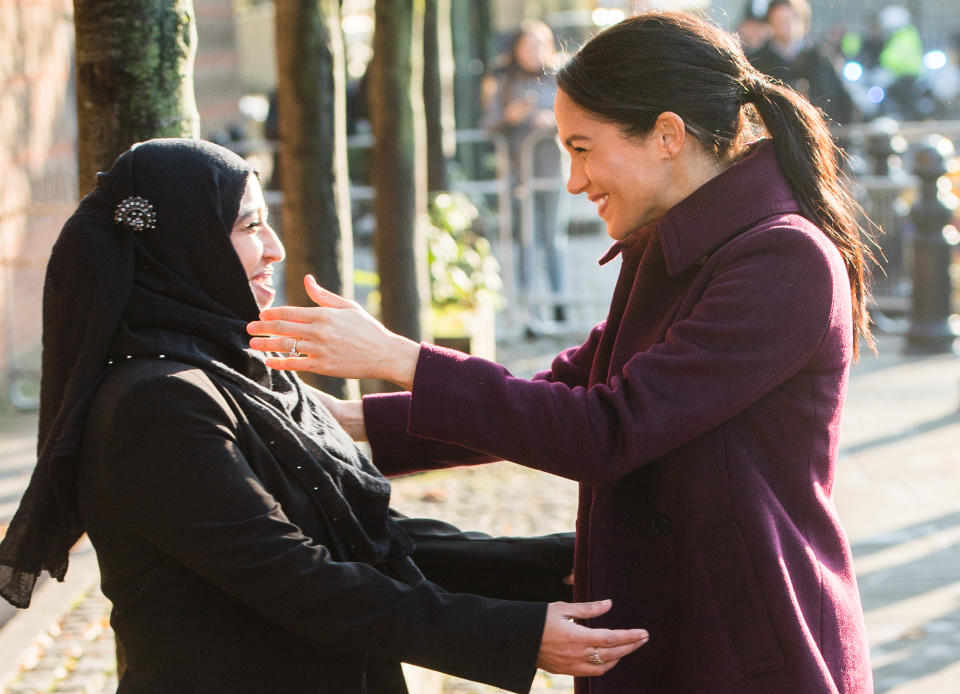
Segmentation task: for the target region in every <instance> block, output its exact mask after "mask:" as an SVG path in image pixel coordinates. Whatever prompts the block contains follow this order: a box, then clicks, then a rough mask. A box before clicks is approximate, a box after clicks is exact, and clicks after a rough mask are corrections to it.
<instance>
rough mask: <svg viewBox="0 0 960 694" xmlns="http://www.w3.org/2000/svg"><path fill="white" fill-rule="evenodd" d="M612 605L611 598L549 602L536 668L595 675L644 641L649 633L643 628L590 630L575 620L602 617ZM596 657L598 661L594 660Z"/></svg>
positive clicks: (562, 672)
mask: <svg viewBox="0 0 960 694" xmlns="http://www.w3.org/2000/svg"><path fill="white" fill-rule="evenodd" d="M612 606H613V602H612V601H610V600H601V601H599V602H575V603H568V602H552V603H550V604H549V605H548V606H547V619H546V622H545V624H544V627H543V638H542V639H541V641H540V652H539V653H538V654H537V667H539V668H541V669H542V670H546V671H547V672H552V673H556V674H564V675H574V676H576V677H596V676H597V675H602V674H603V673H605V672H606V671H607V670H609V669H610V668H612V667H613V666H614V665H616V664H617V663H618V662H619V661H620V658H622V657H623V656H625V655H629V654H630V653H633V652H634V651H635V650H637V649H638V648H640V646H642V645H643V644H645V643H646V642H647V641H648V640H649V639H650V635H649V634H648V633H647V632H646V630H644V629H591V628H589V627H585V626H583V625H581V624H577V623H576V622H575V621H573V620H575V619H591V618H593V617H599V616H600V615H602V614H604V613H606V612H608V611H609V610H610V608H611V607H612ZM593 656H596V658H597V659H598V660H597V659H594V660H591V658H593ZM599 661H603V662H602V663H600V662H599Z"/></svg>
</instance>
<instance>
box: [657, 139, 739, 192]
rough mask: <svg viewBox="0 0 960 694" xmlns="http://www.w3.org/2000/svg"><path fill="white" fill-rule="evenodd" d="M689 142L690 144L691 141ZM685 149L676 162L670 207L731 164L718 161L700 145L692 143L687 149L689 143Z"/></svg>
mask: <svg viewBox="0 0 960 694" xmlns="http://www.w3.org/2000/svg"><path fill="white" fill-rule="evenodd" d="M691 139H692V138H691ZM687 144H690V143H689V141H688V143H687ZM684 149H685V151H684V153H683V154H682V155H681V156H680V157H679V158H678V160H677V162H676V168H675V169H674V172H673V177H672V179H671V187H672V191H673V193H672V195H671V198H672V200H671V201H670V207H673V206H674V205H676V204H677V203H679V202H680V201H681V200H684V199H685V198H687V197H688V196H689V195H690V194H691V193H693V192H694V191H695V190H697V189H698V188H700V187H701V186H703V185H704V184H705V183H706V182H707V181H709V180H711V179H714V178H716V177H717V176H719V175H720V174H721V173H723V172H724V171H726V170H727V169H728V168H730V165H731V164H730V163H729V162H721V161H717V159H715V158H714V157H713V156H711V155H709V154H707V153H706V152H704V151H703V149H702V148H701V147H699V146H693V145H691V146H690V147H689V149H687V145H685V146H684Z"/></svg>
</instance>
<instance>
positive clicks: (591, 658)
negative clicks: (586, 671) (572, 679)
mask: <svg viewBox="0 0 960 694" xmlns="http://www.w3.org/2000/svg"><path fill="white" fill-rule="evenodd" d="M587 662H588V663H590V664H591V665H603V663H604V662H605V661H604V659H603V658H601V657H600V652H599V651H598V650H597V647H596V646H594V647H593V651H592V652H591V653H590V655H588V656H587Z"/></svg>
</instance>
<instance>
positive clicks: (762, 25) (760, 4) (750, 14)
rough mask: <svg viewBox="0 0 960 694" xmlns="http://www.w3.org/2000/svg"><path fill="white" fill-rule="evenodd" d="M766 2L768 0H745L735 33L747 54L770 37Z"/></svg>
mask: <svg viewBox="0 0 960 694" xmlns="http://www.w3.org/2000/svg"><path fill="white" fill-rule="evenodd" d="M768 2H769V0H747V4H746V5H745V6H744V8H743V15H742V17H741V18H740V23H739V24H738V25H737V29H736V32H735V33H736V34H737V36H738V37H739V38H740V45H741V46H743V51H744V53H746V54H747V55H749V54H750V53H752V52H753V51H755V50H757V49H759V48H760V47H761V46H763V44H765V43H766V42H767V40H768V39H769V38H770V25H769V24H767V3H768Z"/></svg>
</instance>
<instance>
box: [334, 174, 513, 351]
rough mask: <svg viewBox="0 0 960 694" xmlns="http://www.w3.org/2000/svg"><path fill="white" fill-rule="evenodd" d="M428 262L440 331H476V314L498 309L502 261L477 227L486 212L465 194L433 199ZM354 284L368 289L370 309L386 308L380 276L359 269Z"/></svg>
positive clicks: (436, 329) (435, 320)
mask: <svg viewBox="0 0 960 694" xmlns="http://www.w3.org/2000/svg"><path fill="white" fill-rule="evenodd" d="M429 214H430V226H429V227H428V228H427V262H428V264H429V271H430V303H431V305H432V308H433V333H434V334H435V335H455V334H464V333H465V332H469V331H470V323H471V318H472V314H474V313H476V312H477V311H482V310H493V309H496V308H498V307H499V306H500V304H501V302H502V294H501V290H502V289H503V282H502V280H501V278H500V264H499V263H498V262H497V259H496V258H495V257H494V256H493V251H492V248H491V246H490V242H489V241H488V240H487V239H486V238H484V237H483V236H481V235H480V234H478V233H477V232H476V227H477V226H478V223H479V220H480V211H479V210H478V209H477V207H476V206H475V205H474V204H473V203H472V202H471V201H470V199H469V198H468V197H467V196H465V195H463V194H462V193H446V192H445V193H438V194H436V195H435V196H434V198H433V201H432V202H431V204H430V210H429ZM353 280H354V285H355V286H356V287H358V288H365V289H367V290H368V292H369V293H368V294H367V298H366V306H367V310H369V311H370V312H371V313H373V314H374V315H377V313H378V311H379V308H380V291H379V285H380V278H379V277H378V276H377V273H375V272H371V271H369V270H359V269H358V270H354V274H353Z"/></svg>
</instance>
